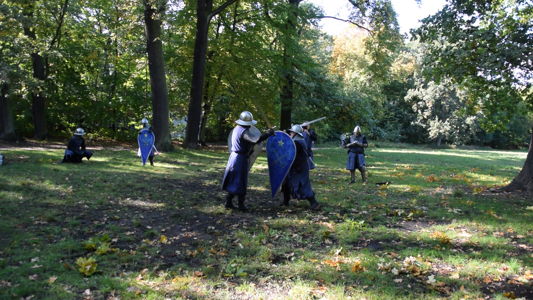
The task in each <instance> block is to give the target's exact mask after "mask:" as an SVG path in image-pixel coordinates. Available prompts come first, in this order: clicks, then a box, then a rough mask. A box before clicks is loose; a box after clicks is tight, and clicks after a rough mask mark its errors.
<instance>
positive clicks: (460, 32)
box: [0, 0, 533, 188]
mask: <svg viewBox="0 0 533 300" xmlns="http://www.w3.org/2000/svg"><path fill="white" fill-rule="evenodd" d="M413 1H415V0H413ZM346 4H347V5H349V9H350V17H349V19H348V20H345V21H346V22H350V23H352V24H353V26H352V27H351V28H350V29H349V30H346V31H345V32H344V33H342V34H340V35H339V36H336V37H331V36H328V35H327V34H325V33H324V32H322V31H321V30H320V28H319V27H318V26H317V22H318V21H319V20H320V19H321V18H325V17H328V16H325V15H324V13H323V11H322V10H321V8H319V7H316V6H314V5H312V4H310V3H308V2H305V1H302V0H241V1H236V0H226V1H217V0H199V1H174V0H143V1H142V2H141V1H132V0H115V1H103V0H94V1H76V0H36V1H34V0H2V1H1V2H0V18H1V19H0V22H1V27H0V80H1V81H2V82H1V87H2V88H1V95H0V115H1V121H0V128H1V134H0V138H1V139H4V140H16V139H19V138H22V137H33V138H35V139H39V140H41V139H46V138H57V137H61V138H66V137H68V136H70V135H71V134H72V132H73V131H74V130H75V128H77V127H83V128H84V129H85V130H86V131H87V132H88V133H90V134H92V138H94V139H96V138H105V139H121V140H128V139H134V137H135V136H136V128H135V127H136V126H137V127H139V121H140V119H142V118H143V117H147V118H148V119H149V120H150V121H151V123H152V124H153V127H154V130H155V132H156V136H157V139H156V143H157V147H158V149H160V150H162V151H169V150H172V144H171V135H172V136H174V137H177V136H180V133H181V132H178V131H180V130H181V129H180V128H175V126H174V125H173V124H174V123H173V122H172V121H176V120H179V119H186V120H187V121H188V123H187V128H186V131H185V132H184V133H185V139H184V146H186V147H190V148H196V147H197V146H198V145H199V142H200V143H206V142H216V141H223V140H225V139H226V138H227V134H228V133H229V131H230V130H231V128H232V127H233V125H234V123H233V122H234V120H236V119H237V118H238V115H239V113H240V112H241V111H243V110H249V111H251V112H252V113H253V114H254V116H256V119H258V120H259V121H260V124H259V127H260V128H262V129H265V128H266V123H265V122H264V121H262V120H260V112H259V111H260V108H262V110H263V111H264V112H265V114H266V117H267V118H268V119H269V120H270V122H271V123H272V125H275V126H278V128H281V129H284V128H288V127H290V125H291V124H292V123H302V122H304V121H306V120H311V119H315V118H318V117H321V116H324V115H325V116H328V121H327V122H323V123H321V124H317V126H316V128H315V129H316V131H317V132H318V134H319V136H320V139H321V140H322V141H325V140H334V139H337V138H338V136H339V135H340V134H341V133H343V132H349V131H351V130H352V129H353V127H354V126H355V125H360V126H362V128H363V131H364V132H365V134H366V135H367V136H369V137H370V138H371V139H374V140H389V141H403V142H408V143H432V142H433V143H435V144H436V145H437V146H440V145H441V144H442V143H447V144H456V145H461V144H471V145H488V146H491V147H494V148H507V149H508V148H517V147H524V146H527V145H528V143H529V144H530V127H531V113H532V112H533V108H532V104H533V96H532V91H531V76H532V55H533V54H532V50H531V49H532V43H533V37H532V34H531V27H532V21H531V19H532V18H531V17H532V16H531V15H532V7H533V4H532V3H531V1H526V0H517V1H510V0H507V1H504V0H501V1H482V2H480V1H456V0H452V1H449V3H448V5H446V6H445V7H444V9H443V10H441V11H440V12H439V13H437V14H436V15H434V16H431V17H429V18H427V19H425V20H424V25H423V26H422V27H421V28H419V29H417V30H415V31H413V37H412V39H411V41H408V40H407V38H406V37H404V36H402V35H401V34H400V32H399V26H398V23H397V20H396V13H395V12H394V9H393V7H392V5H391V3H390V1H387V0H374V1H358V0H347V1H346ZM339 22H341V21H339ZM530 158H531V156H530ZM529 165H531V164H529ZM526 166H528V164H527V163H526ZM532 172H533V170H532V171H529V172H528V173H530V175H529V176H530V177H533V173H532ZM528 184H529V188H533V187H531V183H528Z"/></svg>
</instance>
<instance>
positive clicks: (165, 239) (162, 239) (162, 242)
mask: <svg viewBox="0 0 533 300" xmlns="http://www.w3.org/2000/svg"><path fill="white" fill-rule="evenodd" d="M167 241H168V239H167V237H166V236H164V235H162V236H161V238H160V239H159V242H161V244H166V243H167Z"/></svg>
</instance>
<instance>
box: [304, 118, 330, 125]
mask: <svg viewBox="0 0 533 300" xmlns="http://www.w3.org/2000/svg"><path fill="white" fill-rule="evenodd" d="M325 118H326V117H322V118H318V119H316V120H313V121H308V122H305V123H303V124H302V125H300V126H307V125H309V124H312V123H315V122H318V121H321V120H324V119H325Z"/></svg>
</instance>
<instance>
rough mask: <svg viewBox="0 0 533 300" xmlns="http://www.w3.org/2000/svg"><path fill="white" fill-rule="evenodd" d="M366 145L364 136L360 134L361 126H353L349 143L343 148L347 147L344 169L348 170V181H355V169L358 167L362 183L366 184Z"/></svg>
mask: <svg viewBox="0 0 533 300" xmlns="http://www.w3.org/2000/svg"><path fill="white" fill-rule="evenodd" d="M366 147H368V142H367V141H366V137H365V136H364V135H362V134H361V127H359V126H355V128H354V129H353V135H352V136H350V143H349V144H347V145H345V146H344V148H349V150H348V162H347V163H346V170H350V175H351V181H350V183H355V169H358V170H359V172H361V177H362V179H363V184H366V163H365V148H366Z"/></svg>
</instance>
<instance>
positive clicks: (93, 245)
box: [83, 233, 115, 255]
mask: <svg viewBox="0 0 533 300" xmlns="http://www.w3.org/2000/svg"><path fill="white" fill-rule="evenodd" d="M83 248H85V250H88V251H95V252H96V254H98V255H103V254H106V253H107V252H110V251H114V250H115V249H113V248H111V238H110V237H109V236H108V235H107V233H106V234H104V235H103V236H101V237H91V238H89V239H88V240H87V241H84V242H83Z"/></svg>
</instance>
